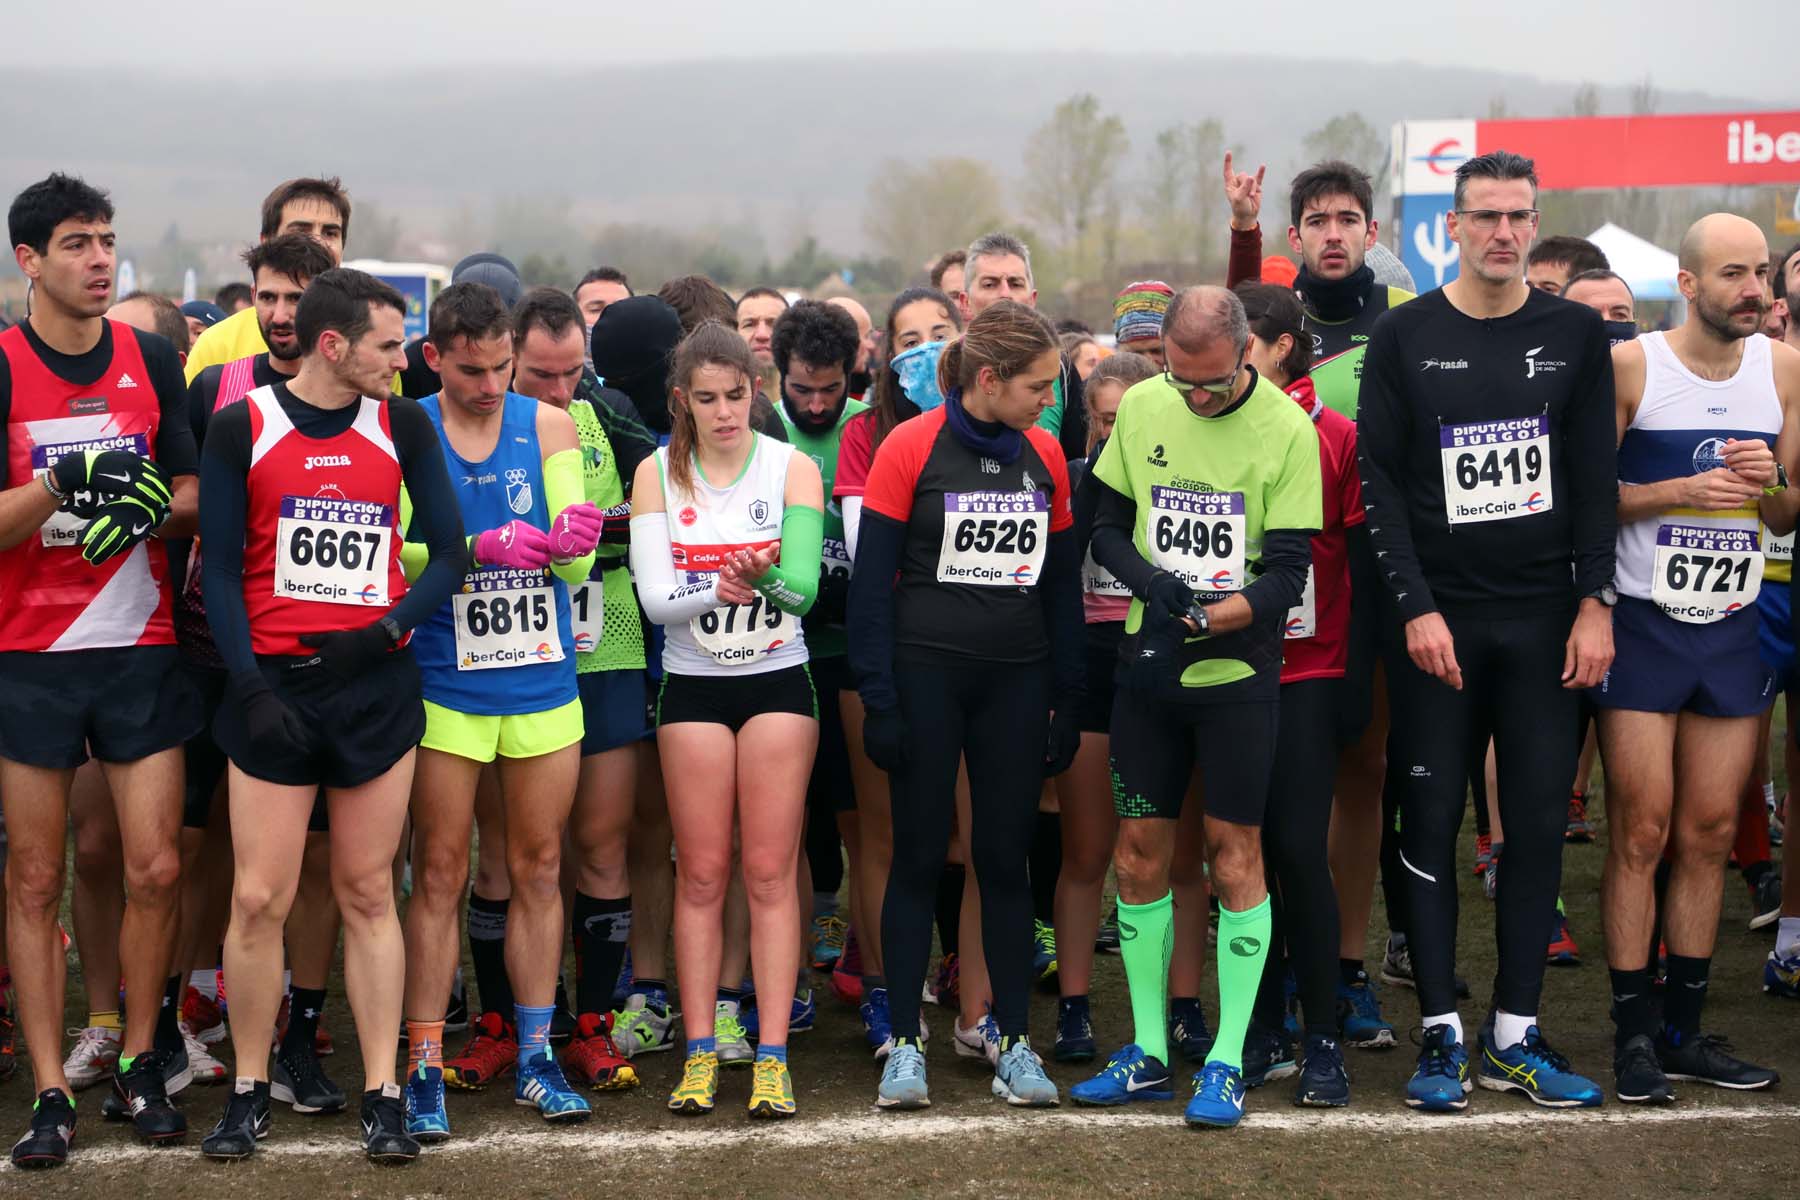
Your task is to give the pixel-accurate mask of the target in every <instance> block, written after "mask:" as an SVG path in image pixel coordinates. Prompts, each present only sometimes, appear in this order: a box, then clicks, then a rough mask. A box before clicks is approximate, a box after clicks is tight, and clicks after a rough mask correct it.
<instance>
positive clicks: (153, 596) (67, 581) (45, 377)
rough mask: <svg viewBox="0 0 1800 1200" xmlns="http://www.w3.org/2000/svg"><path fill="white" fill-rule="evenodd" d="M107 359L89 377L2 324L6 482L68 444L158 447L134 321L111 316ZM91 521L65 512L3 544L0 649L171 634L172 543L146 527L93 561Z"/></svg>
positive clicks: (158, 410) (24, 478) (157, 410)
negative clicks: (135, 539) (84, 541)
mask: <svg viewBox="0 0 1800 1200" xmlns="http://www.w3.org/2000/svg"><path fill="white" fill-rule="evenodd" d="M107 324H108V325H109V326H111V328H112V361H111V362H110V363H108V364H107V367H106V370H104V371H103V372H101V374H100V378H99V379H98V380H96V381H95V382H94V383H91V384H74V383H70V382H69V381H68V380H66V379H63V378H62V377H61V376H59V375H57V374H56V373H55V372H54V371H52V370H50V368H49V367H47V366H45V365H44V363H43V360H41V359H40V358H38V356H37V353H36V352H35V351H33V350H32V348H31V343H30V342H28V341H26V339H25V331H24V329H22V328H13V329H8V330H6V331H5V332H4V333H0V354H4V355H5V356H6V363H7V367H8V369H9V370H10V371H11V372H12V408H11V411H10V412H9V413H8V415H7V428H6V438H7V443H6V446H7V461H6V486H7V487H9V488H14V487H18V486H19V485H20V484H23V483H29V482H30V481H31V480H32V479H33V478H35V477H37V476H41V475H43V474H45V473H46V472H48V471H49V469H50V468H51V467H53V466H55V465H56V461H57V459H59V458H61V457H62V456H63V455H65V454H77V453H80V452H81V451H83V450H128V451H130V452H131V453H133V454H141V455H144V456H146V457H149V458H154V457H155V456H156V432H157V427H158V426H159V425H160V424H161V423H162V403H161V400H160V399H159V398H158V397H157V394H156V389H155V388H154V387H152V386H151V384H150V376H149V372H148V371H147V370H146V369H145V366H144V354H143V351H142V350H141V349H140V348H139V346H138V340H137V332H136V331H135V330H133V329H132V328H131V327H130V326H129V325H122V324H120V323H119V322H117V321H108V322H107ZM86 527H87V522H86V521H83V520H81V519H79V518H77V517H75V516H74V515H72V514H70V513H66V512H57V513H55V514H53V515H52V516H51V517H50V519H49V520H48V521H45V522H44V524H43V527H42V528H41V529H39V530H37V531H36V532H34V533H32V534H31V535H30V536H28V537H27V538H26V539H25V540H24V541H22V542H20V543H19V544H18V545H16V546H14V547H13V548H12V549H10V550H5V551H0V650H92V649H99V648H105V647H117V646H165V645H169V644H171V643H173V642H174V640H175V630H174V626H173V625H172V624H171V622H170V619H169V601H170V588H169V555H168V550H167V548H166V547H165V546H164V545H163V543H162V542H161V540H160V539H157V538H149V539H147V540H145V541H143V542H140V543H139V544H138V545H136V546H133V547H132V548H131V551H130V553H128V554H122V555H120V556H119V557H117V558H114V559H111V560H109V561H107V562H105V563H102V564H101V565H100V566H98V567H93V566H89V565H88V563H87V561H86V560H85V559H83V558H82V557H81V534H82V531H83V530H84V529H85V528H86Z"/></svg>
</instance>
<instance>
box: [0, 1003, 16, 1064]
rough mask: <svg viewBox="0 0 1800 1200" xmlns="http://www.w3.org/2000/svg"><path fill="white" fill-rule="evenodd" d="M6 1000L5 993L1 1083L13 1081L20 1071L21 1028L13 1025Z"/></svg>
mask: <svg viewBox="0 0 1800 1200" xmlns="http://www.w3.org/2000/svg"><path fill="white" fill-rule="evenodd" d="M4 999H5V997H4V993H0V1083H5V1082H6V1081H7V1080H9V1079H11V1078H12V1077H13V1072H14V1071H16V1070H18V1069H19V1051H18V1038H19V1027H18V1026H17V1025H15V1024H14V1023H13V1018H12V1011H11V1010H10V1009H8V1008H7V1007H6V1006H5V1003H4Z"/></svg>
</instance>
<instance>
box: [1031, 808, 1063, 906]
mask: <svg viewBox="0 0 1800 1200" xmlns="http://www.w3.org/2000/svg"><path fill="white" fill-rule="evenodd" d="M1030 863H1031V868H1030V870H1031V914H1032V916H1034V917H1036V918H1037V919H1038V920H1040V921H1042V922H1043V923H1044V924H1046V925H1054V924H1055V923H1056V877H1057V876H1058V875H1061V874H1062V814H1061V813H1059V812H1043V811H1039V813H1038V815H1037V824H1036V825H1034V826H1032V828H1031V858H1030Z"/></svg>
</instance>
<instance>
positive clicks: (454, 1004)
mask: <svg viewBox="0 0 1800 1200" xmlns="http://www.w3.org/2000/svg"><path fill="white" fill-rule="evenodd" d="M468 1028H469V989H468V986H467V985H466V984H464V983H463V977H462V970H461V968H458V969H457V972H456V978H455V979H453V980H451V982H450V1003H448V1004H446V1005H445V1006H444V1032H445V1033H465V1032H467V1031H468Z"/></svg>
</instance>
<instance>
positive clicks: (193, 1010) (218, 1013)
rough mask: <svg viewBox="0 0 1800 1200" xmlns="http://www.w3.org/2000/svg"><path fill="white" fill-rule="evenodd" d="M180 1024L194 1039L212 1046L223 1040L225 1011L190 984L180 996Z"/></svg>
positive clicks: (216, 1002) (224, 1034)
mask: <svg viewBox="0 0 1800 1200" xmlns="http://www.w3.org/2000/svg"><path fill="white" fill-rule="evenodd" d="M181 1024H182V1025H183V1026H184V1027H185V1028H186V1029H187V1030H189V1031H190V1032H191V1033H192V1034H193V1035H194V1037H195V1038H196V1039H198V1040H199V1041H200V1042H202V1043H203V1044H205V1045H208V1046H213V1045H217V1044H218V1043H220V1042H222V1041H224V1040H225V1037H226V1033H227V1031H226V1029H225V1010H224V1009H222V1008H220V1007H219V1002H218V1001H217V1000H214V999H213V998H212V997H211V996H208V995H207V994H206V993H205V992H203V991H201V990H200V989H199V988H197V987H195V986H194V985H192V984H189V985H188V987H187V990H186V991H184V992H183V993H182V994H181Z"/></svg>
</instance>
